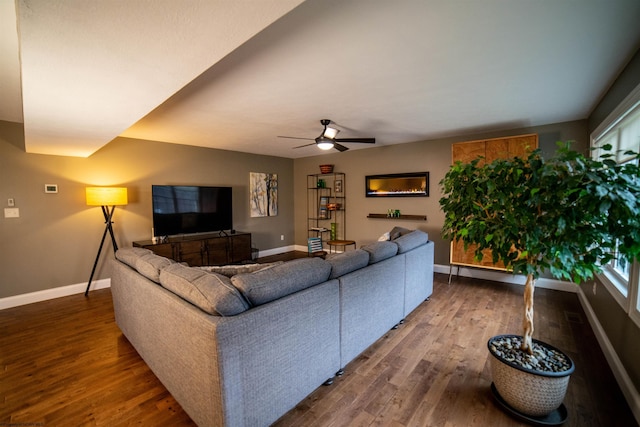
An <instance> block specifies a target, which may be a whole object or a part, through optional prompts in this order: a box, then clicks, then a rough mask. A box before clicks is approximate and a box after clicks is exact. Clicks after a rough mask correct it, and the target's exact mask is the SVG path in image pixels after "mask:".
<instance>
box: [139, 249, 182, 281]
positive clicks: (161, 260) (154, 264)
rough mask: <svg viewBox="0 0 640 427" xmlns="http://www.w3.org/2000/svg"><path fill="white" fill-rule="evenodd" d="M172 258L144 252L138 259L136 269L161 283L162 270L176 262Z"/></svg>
mask: <svg viewBox="0 0 640 427" xmlns="http://www.w3.org/2000/svg"><path fill="white" fill-rule="evenodd" d="M175 263H176V262H175V261H174V260H172V259H169V258H165V257H162V256H159V255H156V254H154V253H150V254H144V255H141V256H139V257H138V259H137V260H136V270H138V273H140V274H142V275H143V276H144V277H146V278H147V279H149V280H152V281H154V282H156V283H160V271H162V269H163V268H165V267H167V266H169V265H171V264H175Z"/></svg>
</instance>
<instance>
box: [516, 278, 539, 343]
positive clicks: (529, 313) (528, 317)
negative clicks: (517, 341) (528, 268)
mask: <svg viewBox="0 0 640 427" xmlns="http://www.w3.org/2000/svg"><path fill="white" fill-rule="evenodd" d="M535 286H536V280H535V279H534V278H533V274H528V275H527V283H526V284H525V285H524V319H523V321H522V327H523V328H524V334H523V340H522V346H521V347H520V348H521V349H522V350H523V351H526V352H527V353H529V354H533V346H532V342H531V337H532V335H533V290H534V288H535Z"/></svg>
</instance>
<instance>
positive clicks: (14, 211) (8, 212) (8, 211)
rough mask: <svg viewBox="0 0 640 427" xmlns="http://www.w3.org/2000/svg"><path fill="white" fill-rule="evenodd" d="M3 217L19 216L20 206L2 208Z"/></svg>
mask: <svg viewBox="0 0 640 427" xmlns="http://www.w3.org/2000/svg"><path fill="white" fill-rule="evenodd" d="M4 217H5V218H20V208H4Z"/></svg>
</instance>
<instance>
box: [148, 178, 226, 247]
mask: <svg viewBox="0 0 640 427" xmlns="http://www.w3.org/2000/svg"><path fill="white" fill-rule="evenodd" d="M151 197H152V205H153V235H154V236H173V235H177V234H194V233H206V232H215V231H224V230H231V229H232V228H233V209H232V203H231V201H232V199H231V187H199V186H185V185H152V186H151Z"/></svg>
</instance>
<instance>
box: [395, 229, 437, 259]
mask: <svg viewBox="0 0 640 427" xmlns="http://www.w3.org/2000/svg"><path fill="white" fill-rule="evenodd" d="M428 241H429V235H428V234H427V233H425V232H424V231H421V230H413V231H412V232H411V233H407V234H403V235H402V236H400V237H398V238H396V239H395V240H394V241H393V243H395V244H396V245H398V253H399V254H403V253H405V252H408V251H410V250H411V249H415V248H417V247H418V246H422V245H424V244H426V243H427V242H428Z"/></svg>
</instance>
